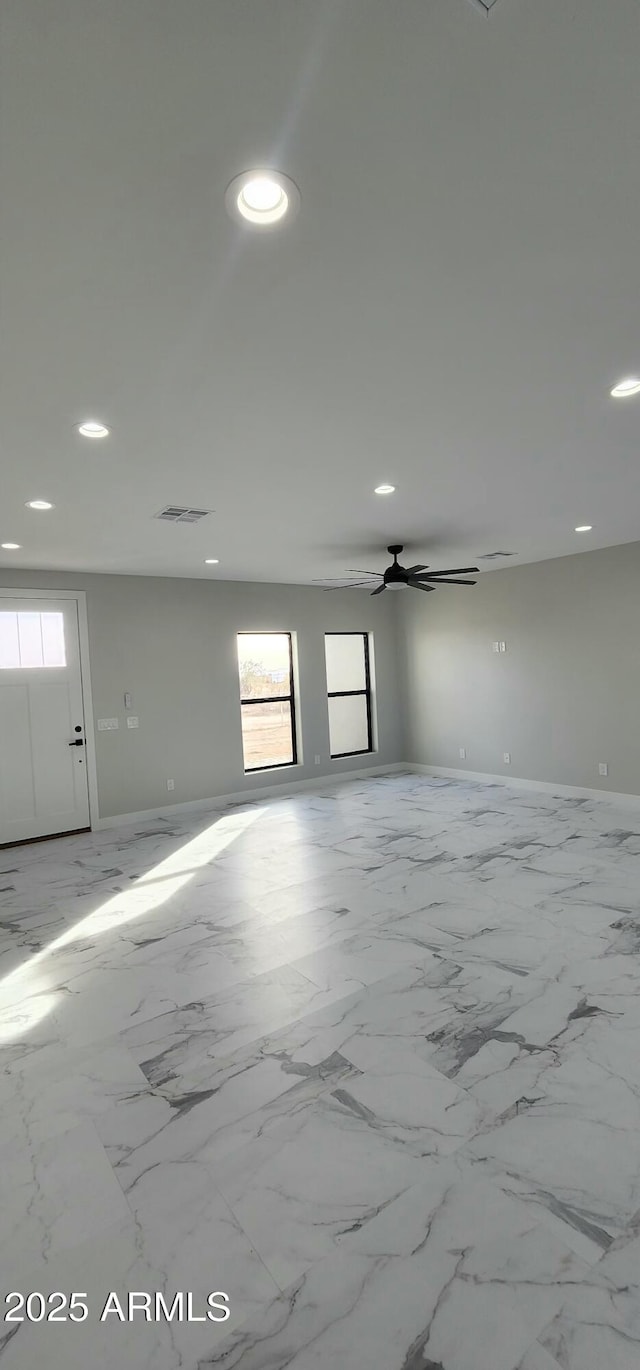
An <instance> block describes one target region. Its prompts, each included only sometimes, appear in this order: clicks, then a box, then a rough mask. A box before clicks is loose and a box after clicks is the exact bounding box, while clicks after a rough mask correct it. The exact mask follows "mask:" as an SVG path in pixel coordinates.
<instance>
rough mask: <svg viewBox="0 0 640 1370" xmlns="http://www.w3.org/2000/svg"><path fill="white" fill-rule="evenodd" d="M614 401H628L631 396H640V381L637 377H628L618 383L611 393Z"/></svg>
mask: <svg viewBox="0 0 640 1370" xmlns="http://www.w3.org/2000/svg"><path fill="white" fill-rule="evenodd" d="M611 394H612V395H613V398H614V400H627V399H629V397H630V395H638V394H640V380H639V379H638V377H637V376H626V377H625V379H624V380H623V381H618V384H617V385H614V387H613V390H612V391H611Z"/></svg>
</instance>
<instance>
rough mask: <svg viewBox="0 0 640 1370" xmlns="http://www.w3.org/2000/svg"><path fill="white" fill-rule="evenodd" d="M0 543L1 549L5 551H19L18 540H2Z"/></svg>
mask: <svg viewBox="0 0 640 1370" xmlns="http://www.w3.org/2000/svg"><path fill="white" fill-rule="evenodd" d="M0 545H1V546H2V549H3V551H5V552H19V551H20V543H19V542H3V543H2V544H0Z"/></svg>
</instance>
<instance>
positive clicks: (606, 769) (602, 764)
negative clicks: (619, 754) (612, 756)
mask: <svg viewBox="0 0 640 1370" xmlns="http://www.w3.org/2000/svg"><path fill="white" fill-rule="evenodd" d="M598 770H599V772H600V775H608V774H609V767H608V764H607V762H606V761H601V762H600V764H599V766H598Z"/></svg>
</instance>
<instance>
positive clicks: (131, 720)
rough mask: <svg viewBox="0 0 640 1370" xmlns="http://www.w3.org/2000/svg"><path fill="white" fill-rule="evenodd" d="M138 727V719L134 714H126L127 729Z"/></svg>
mask: <svg viewBox="0 0 640 1370" xmlns="http://www.w3.org/2000/svg"><path fill="white" fill-rule="evenodd" d="M139 726H140V719H139V718H138V717H137V715H136V714H128V715H127V727H128V728H138V727H139Z"/></svg>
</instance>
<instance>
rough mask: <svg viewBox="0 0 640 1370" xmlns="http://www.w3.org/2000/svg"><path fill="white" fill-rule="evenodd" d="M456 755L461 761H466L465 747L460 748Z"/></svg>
mask: <svg viewBox="0 0 640 1370" xmlns="http://www.w3.org/2000/svg"><path fill="white" fill-rule="evenodd" d="M458 755H459V757H460V760H461V761H466V757H467V749H466V747H461V748H460V751H459V753H458Z"/></svg>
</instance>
